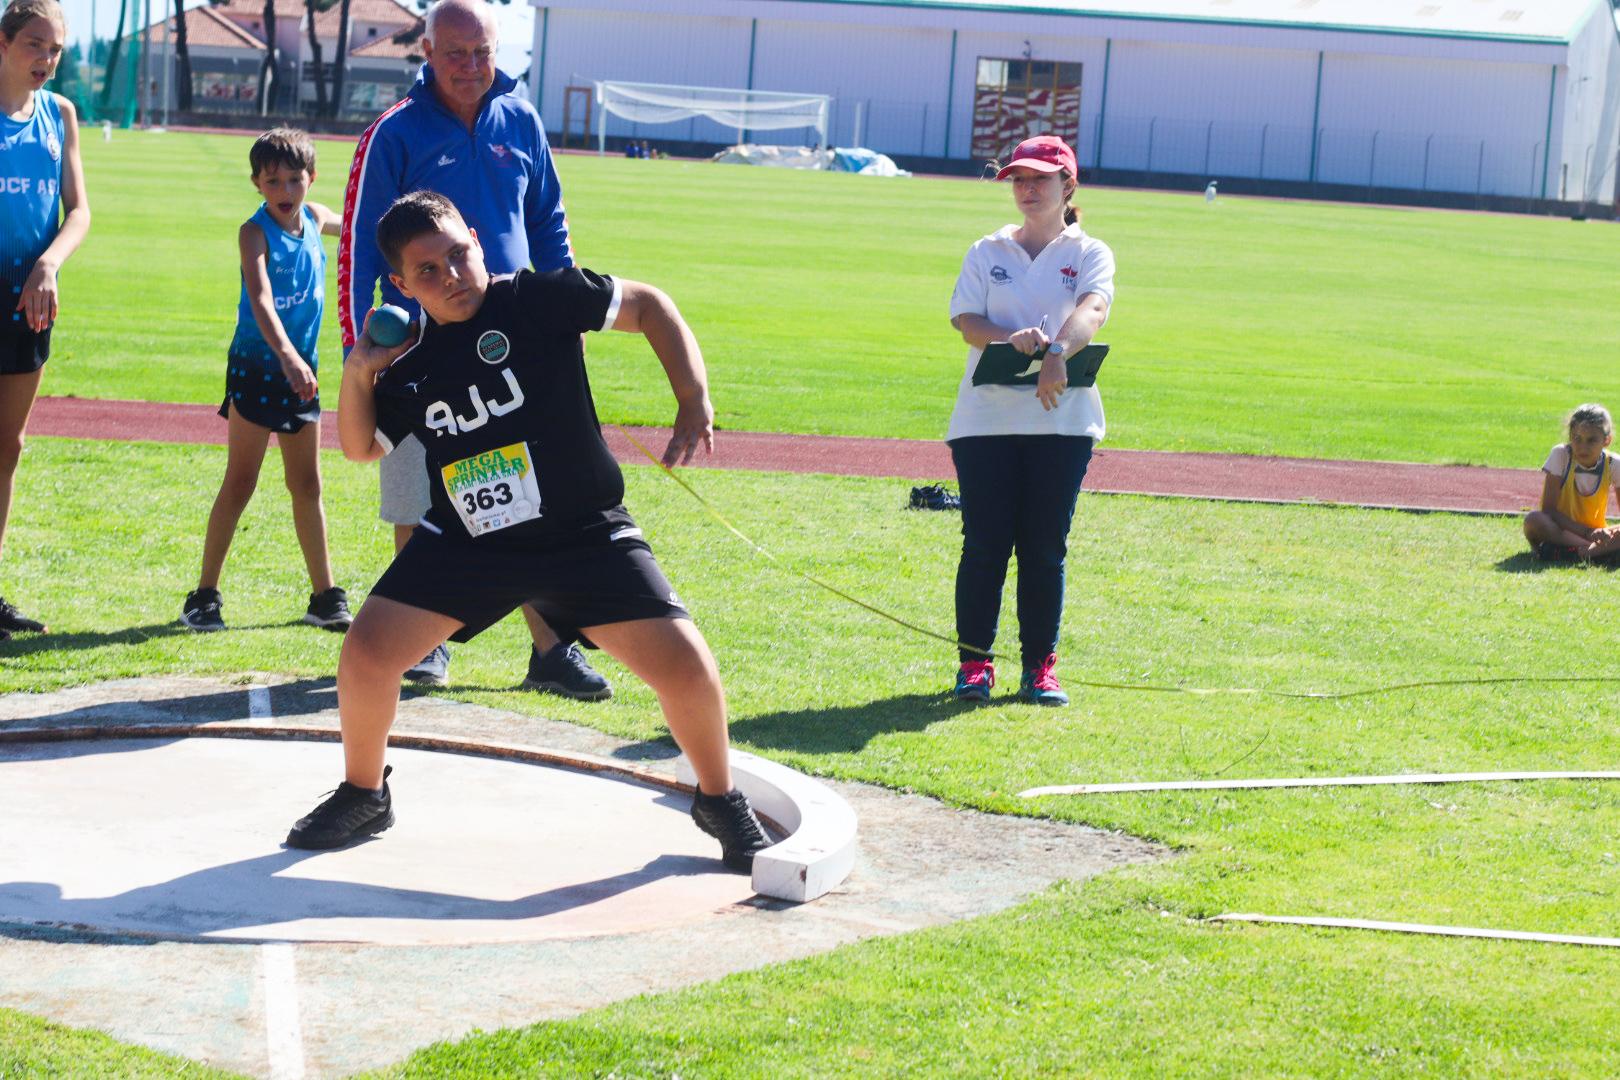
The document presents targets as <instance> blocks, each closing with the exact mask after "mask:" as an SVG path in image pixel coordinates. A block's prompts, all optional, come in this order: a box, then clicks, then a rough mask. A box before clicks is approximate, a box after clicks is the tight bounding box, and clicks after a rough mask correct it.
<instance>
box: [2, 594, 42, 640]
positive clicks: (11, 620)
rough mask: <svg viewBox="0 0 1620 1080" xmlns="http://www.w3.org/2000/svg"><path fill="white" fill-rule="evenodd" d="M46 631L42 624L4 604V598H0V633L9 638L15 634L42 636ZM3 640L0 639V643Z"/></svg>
mask: <svg viewBox="0 0 1620 1080" xmlns="http://www.w3.org/2000/svg"><path fill="white" fill-rule="evenodd" d="M48 629H49V627H47V626H46V625H45V624H44V623H42V622H40V621H39V620H38V619H30V618H29V617H28V616H26V615H24V614H23V613H22V612H20V611H18V610H17V609H16V608H14V607H12V606H11V605H10V604H8V603H6V598H5V597H3V596H0V633H3V634H5V635H6V637H10V636H11V635H12V634H15V633H25V634H43V633H45V631H46V630H48ZM4 640H5V638H0V641H4Z"/></svg>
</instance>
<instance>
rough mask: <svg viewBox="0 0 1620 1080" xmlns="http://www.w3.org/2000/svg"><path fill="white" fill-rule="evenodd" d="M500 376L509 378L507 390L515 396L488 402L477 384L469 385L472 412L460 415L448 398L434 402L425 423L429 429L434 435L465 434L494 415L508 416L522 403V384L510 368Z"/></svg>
mask: <svg viewBox="0 0 1620 1080" xmlns="http://www.w3.org/2000/svg"><path fill="white" fill-rule="evenodd" d="M501 377H502V378H504V379H505V380H506V389H507V392H508V393H509V394H511V395H512V396H511V397H509V398H507V399H506V400H505V401H499V400H493V399H492V400H490V401H485V400H484V395H483V392H482V391H480V390H479V389H478V386H477V384H474V385H472V386H469V387H467V398H468V401H469V403H470V404H471V405H472V411H471V413H470V414H469V415H467V416H461V415H458V414H457V413H456V411H455V409H454V408H453V407H452V406H451V405H450V403H449V402H448V401H435V402H434V403H433V404H431V405H429V406H428V407H427V412H426V414H425V416H424V418H423V419H424V422H425V423H426V424H427V426H428V430H429V431H432V432H433V433H434V434H435V435H465V434H466V433H467V432H469V431H477V430H478V429H479V428H481V427H483V426H484V425H485V424H487V423H489V418H490V417H492V416H505V415H506V414H507V413H509V412H511V411H512V410H513V409H516V408H518V407H519V406H520V405H522V404H523V387H521V386H519V385H518V381H517V376H516V375H513V374H512V369H511V368H503V369H502V370H501Z"/></svg>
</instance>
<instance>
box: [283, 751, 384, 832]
mask: <svg viewBox="0 0 1620 1080" xmlns="http://www.w3.org/2000/svg"><path fill="white" fill-rule="evenodd" d="M393 771H394V767H393V766H392V765H389V766H387V767H385V768H384V769H383V786H382V790H381V791H371V790H369V789H367V788H362V787H355V786H354V785H353V784H351V783H349V782H348V781H347V780H345V781H343V783H341V784H339V785H338V786H337V790H336V791H334V792H332V794H331V795H330V796H328V797H327V799H326V801H325V802H323V803H321V805H319V806H317V807H316V808H315V809H314V810H312V811H310V813H309V815H308V816H307V817H301V818H299V819H298V823H297V824H296V825H294V826H293V827H292V832H290V833H288V834H287V846H288V847H295V848H307V849H313V850H316V851H326V850H329V849H331V848H340V847H342V846H343V845H344V844H347V843H349V842H351V841H353V840H359V839H361V838H362V837H367V836H375V835H376V834H377V833H380V832H382V831H383V830H384V829H386V828H388V827H389V826H390V825H392V824H393V823H394V800H393V797H392V796H391V795H390V794H389V792H388V775H389V773H392V772H393Z"/></svg>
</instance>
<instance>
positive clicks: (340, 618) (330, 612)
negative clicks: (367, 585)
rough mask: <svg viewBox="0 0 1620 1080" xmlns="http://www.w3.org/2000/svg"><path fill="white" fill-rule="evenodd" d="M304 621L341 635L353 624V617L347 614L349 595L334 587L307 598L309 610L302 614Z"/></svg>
mask: <svg viewBox="0 0 1620 1080" xmlns="http://www.w3.org/2000/svg"><path fill="white" fill-rule="evenodd" d="M304 621H305V622H307V623H309V625H311V626H319V627H320V628H321V629H323V630H336V631H338V632H339V633H342V632H343V631H345V630H347V629H348V628H349V624H350V623H352V622H354V616H353V615H352V614H350V612H349V594H348V593H346V592H344V591H343V590H342V589H340V588H338V587H337V586H336V585H334V586H332V587H331V588H330V589H327V590H326V591H325V592H322V593H316V594H315V595H314V596H311V597H310V598H309V610H308V611H306V612H304Z"/></svg>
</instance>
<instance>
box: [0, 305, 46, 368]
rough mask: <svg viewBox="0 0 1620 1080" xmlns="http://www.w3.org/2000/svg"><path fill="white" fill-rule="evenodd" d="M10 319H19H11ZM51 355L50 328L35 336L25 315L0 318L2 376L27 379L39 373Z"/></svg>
mask: <svg viewBox="0 0 1620 1080" xmlns="http://www.w3.org/2000/svg"><path fill="white" fill-rule="evenodd" d="M12 303H16V301H15V300H13V301H12ZM10 315H16V316H17V317H16V318H14V319H13V318H9V317H8V316H10ZM50 355H51V327H49V326H47V327H46V328H45V329H43V330H40V331H37V332H36V331H33V330H30V329H29V328H28V321H27V320H26V319H25V318H23V313H22V312H20V311H17V312H6V313H4V314H0V375H27V374H28V373H29V372H31V371H38V370H39V369H40V368H42V367H44V366H45V361H46V360H48V359H50Z"/></svg>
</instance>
